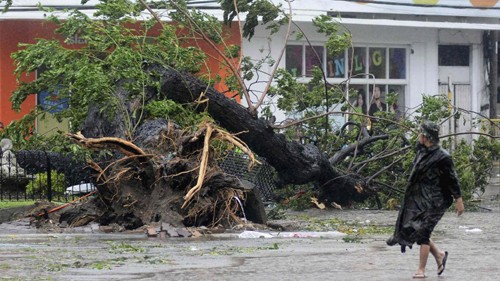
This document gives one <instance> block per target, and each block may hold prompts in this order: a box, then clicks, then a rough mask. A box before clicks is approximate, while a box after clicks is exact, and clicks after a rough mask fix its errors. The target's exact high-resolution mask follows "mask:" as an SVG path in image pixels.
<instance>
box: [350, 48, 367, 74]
mask: <svg viewBox="0 0 500 281" xmlns="http://www.w3.org/2000/svg"><path fill="white" fill-rule="evenodd" d="M348 53H349V73H350V72H351V71H352V75H353V78H365V76H364V75H361V76H355V75H357V74H362V73H366V59H365V58H366V48H364V47H355V48H354V58H353V51H352V49H349V50H348ZM351 62H352V65H351Z"/></svg>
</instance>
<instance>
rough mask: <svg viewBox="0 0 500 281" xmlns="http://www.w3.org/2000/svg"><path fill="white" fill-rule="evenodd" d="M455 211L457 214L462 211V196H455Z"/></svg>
mask: <svg viewBox="0 0 500 281" xmlns="http://www.w3.org/2000/svg"><path fill="white" fill-rule="evenodd" d="M455 212H456V213H457V215H458V216H460V215H461V214H463V213H464V201H463V200H462V197H459V198H457V200H456V202H455Z"/></svg>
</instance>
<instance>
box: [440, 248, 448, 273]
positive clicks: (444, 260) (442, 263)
mask: <svg viewBox="0 0 500 281" xmlns="http://www.w3.org/2000/svg"><path fill="white" fill-rule="evenodd" d="M447 259H448V252H446V251H445V252H444V257H443V261H442V262H441V264H440V265H439V266H438V275H441V274H443V272H444V269H445V268H446V260H447Z"/></svg>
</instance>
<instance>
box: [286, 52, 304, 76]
mask: <svg viewBox="0 0 500 281" xmlns="http://www.w3.org/2000/svg"><path fill="white" fill-rule="evenodd" d="M286 70H288V72H290V73H291V74H292V75H293V76H294V77H299V76H302V45H288V46H286Z"/></svg>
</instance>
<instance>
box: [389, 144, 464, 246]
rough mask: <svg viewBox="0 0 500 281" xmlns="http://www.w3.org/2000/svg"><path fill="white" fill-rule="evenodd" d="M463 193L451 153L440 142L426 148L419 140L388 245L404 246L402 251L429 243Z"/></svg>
mask: <svg viewBox="0 0 500 281" xmlns="http://www.w3.org/2000/svg"><path fill="white" fill-rule="evenodd" d="M460 196H461V193H460V186H459V183H458V178H457V173H456V171H455V168H454V166H453V161H452V159H451V156H450V155H449V154H448V153H447V152H446V151H445V150H443V149H442V148H440V146H439V145H434V146H432V147H429V148H427V147H425V146H423V145H421V144H420V143H418V144H417V155H416V156H415V159H414V161H413V170H412V172H411V174H410V178H409V181H408V185H407V187H406V192H405V196H404V202H403V204H402V206H401V209H400V211H399V215H398V219H397V221H396V227H395V230H394V235H393V236H392V237H391V238H389V240H387V244H389V245H390V246H392V245H396V244H399V245H401V251H402V252H404V251H405V247H410V248H411V246H412V245H413V244H414V243H417V244H429V239H430V237H431V233H432V231H433V230H434V227H435V226H436V225H437V223H438V222H439V220H440V219H441V217H442V216H443V215H444V213H445V211H446V209H448V208H449V207H450V206H451V204H452V203H453V198H459V197H460Z"/></svg>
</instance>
